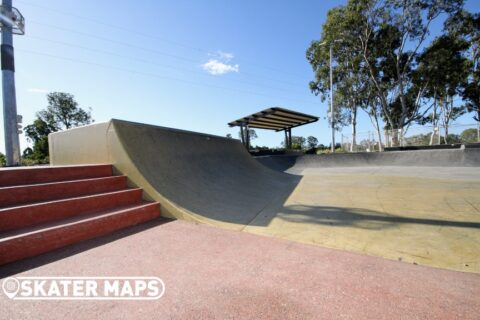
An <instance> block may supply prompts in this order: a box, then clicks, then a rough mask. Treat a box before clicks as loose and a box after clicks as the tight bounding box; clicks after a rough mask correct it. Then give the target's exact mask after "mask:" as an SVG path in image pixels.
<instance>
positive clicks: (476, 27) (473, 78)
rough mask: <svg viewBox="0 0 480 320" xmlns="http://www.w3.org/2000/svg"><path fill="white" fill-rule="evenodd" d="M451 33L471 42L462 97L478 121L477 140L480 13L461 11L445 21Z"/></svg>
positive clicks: (479, 86)
mask: <svg viewBox="0 0 480 320" xmlns="http://www.w3.org/2000/svg"><path fill="white" fill-rule="evenodd" d="M445 29H447V30H448V32H449V33H450V34H453V35H455V36H459V37H462V38H463V39H464V40H465V41H466V42H467V43H469V44H470V47H469V49H468V55H467V56H468V58H469V59H470V67H471V68H470V74H469V76H468V80H467V81H466V82H465V83H464V84H463V86H462V89H461V96H462V99H463V100H464V101H465V107H466V109H467V111H468V112H470V113H473V119H474V120H475V121H477V140H478V141H480V13H475V14H472V13H469V12H467V11H461V12H459V13H457V14H456V15H454V16H452V17H450V18H449V19H448V20H447V21H446V22H445Z"/></svg>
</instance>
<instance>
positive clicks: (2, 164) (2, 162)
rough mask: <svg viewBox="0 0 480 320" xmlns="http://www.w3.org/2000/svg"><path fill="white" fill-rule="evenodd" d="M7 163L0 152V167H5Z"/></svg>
mask: <svg viewBox="0 0 480 320" xmlns="http://www.w3.org/2000/svg"><path fill="white" fill-rule="evenodd" d="M6 165H7V158H5V155H4V154H3V153H1V152H0V167H5V166H6Z"/></svg>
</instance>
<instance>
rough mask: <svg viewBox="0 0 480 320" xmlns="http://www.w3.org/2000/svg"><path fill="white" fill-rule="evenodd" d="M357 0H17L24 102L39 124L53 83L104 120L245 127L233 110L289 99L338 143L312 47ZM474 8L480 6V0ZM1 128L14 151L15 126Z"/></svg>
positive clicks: (272, 141)
mask: <svg viewBox="0 0 480 320" xmlns="http://www.w3.org/2000/svg"><path fill="white" fill-rule="evenodd" d="M345 2H346V1H314V0H303V1H286V0H277V1H273V0H272V1H253V0H243V1H227V0H209V1H193V0H175V1H173V0H170V1H163V0H142V1H133V0H128V1H112V0H102V1H98V0H97V1H93V0H83V1H65V0H61V1H60V0H42V1H39V0H25V1H23V0H13V5H14V6H15V7H17V8H18V9H19V10H20V11H21V12H22V14H23V15H24V17H25V20H26V35H24V36H15V38H14V46H15V63H16V84H17V105H18V106H17V108H18V113H19V114H22V115H23V118H24V125H26V124H29V123H31V122H32V121H33V119H34V115H35V112H37V111H39V110H40V109H42V108H44V107H46V98H45V94H46V93H47V92H52V91H63V92H69V93H72V94H74V95H75V98H76V100H77V101H78V102H79V104H80V106H81V107H83V108H88V107H91V108H92V114H93V117H94V119H95V121H96V122H103V121H107V120H109V119H110V118H118V119H124V120H130V121H136V122H145V123H150V124H156V125H161V126H167V127H174V128H180V129H186V130H192V131H199V132H205V133H211V134H217V135H222V136H225V135H226V134H227V133H230V134H232V135H233V136H234V137H237V132H238V129H237V128H229V127H228V126H227V123H228V122H230V121H232V120H235V119H237V118H240V117H242V116H245V115H247V114H250V113H253V112H256V111H259V110H262V109H265V108H268V107H272V106H282V107H285V108H291V109H293V110H297V111H300V112H304V113H309V114H313V115H317V116H320V117H321V120H320V121H318V122H317V123H314V124H311V125H307V126H304V127H300V128H298V129H294V130H293V134H294V135H302V136H309V135H313V136H315V137H317V138H318V139H319V141H320V142H321V143H324V144H328V143H329V141H330V130H329V128H328V123H327V120H325V119H324V117H325V116H326V110H327V104H326V102H325V103H322V102H320V99H319V98H318V97H315V96H314V95H312V94H311V93H310V91H309V89H308V82H309V81H310V80H311V79H312V77H313V73H312V71H311V67H310V65H309V64H308V62H307V60H306V59H305V51H306V49H307V47H308V46H309V44H310V42H311V41H312V40H314V39H318V38H319V36H320V33H321V26H322V24H323V22H324V19H325V17H326V13H327V11H328V10H329V9H330V8H332V7H334V6H337V5H339V4H344V3H345ZM466 8H467V9H468V10H470V11H474V12H478V11H480V3H479V2H478V1H472V0H471V1H467V5H466ZM440 27H441V26H440V24H437V25H436V26H435V28H434V30H433V34H435V32H438V31H439V30H440V29H439V28H440ZM212 73H213V74H212ZM359 120H360V121H359V122H360V123H359V127H358V131H359V132H366V131H369V130H370V131H373V130H372V127H371V124H370V122H369V120H368V118H366V117H365V116H364V115H363V114H362V115H361V116H360V119H359ZM460 122H465V123H472V122H473V120H471V118H470V117H464V118H462V119H460ZM1 123H2V124H3V119H2V122H1ZM349 130H350V129H349V128H345V129H344V131H345V134H348V132H349ZM257 133H258V136H259V138H258V139H257V140H256V141H254V142H253V143H254V144H259V145H267V146H270V147H275V146H279V145H280V142H281V141H282V139H283V134H282V133H275V132H272V131H267V130H257ZM0 135H1V136H0V150H2V152H3V150H4V145H3V143H4V142H3V129H2V130H1V132H0ZM338 139H340V138H338ZM26 146H27V142H26V140H25V138H24V136H23V135H21V148H22V150H23V149H24V148H25V147H26Z"/></svg>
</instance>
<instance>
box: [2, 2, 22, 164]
mask: <svg viewBox="0 0 480 320" xmlns="http://www.w3.org/2000/svg"><path fill="white" fill-rule="evenodd" d="M0 20H1V30H2V44H1V61H2V62H1V63H2V89H3V122H4V132H5V156H6V160H7V166H17V165H19V164H20V142H19V138H18V129H19V127H18V121H19V119H20V118H19V117H18V116H17V100H16V93H15V63H14V59H13V34H14V33H16V34H24V30H25V29H24V21H25V20H24V19H23V16H22V15H21V14H20V12H18V10H17V9H15V8H13V7H12V0H3V1H2V6H1V9H0Z"/></svg>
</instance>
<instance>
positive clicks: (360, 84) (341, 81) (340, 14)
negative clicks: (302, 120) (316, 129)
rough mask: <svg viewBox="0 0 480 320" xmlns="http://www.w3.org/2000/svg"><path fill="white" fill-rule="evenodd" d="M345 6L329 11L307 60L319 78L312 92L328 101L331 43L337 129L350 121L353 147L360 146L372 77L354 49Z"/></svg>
mask: <svg viewBox="0 0 480 320" xmlns="http://www.w3.org/2000/svg"><path fill="white" fill-rule="evenodd" d="M346 14H347V13H346V9H345V7H336V8H334V9H332V10H330V11H329V12H328V15H327V20H326V22H325V24H324V25H323V27H322V34H321V37H320V40H318V41H313V42H312V43H311V45H310V47H309V48H308V49H307V60H308V61H309V62H310V64H311V65H312V68H313V70H314V72H315V80H313V81H311V82H310V89H311V91H312V92H313V93H314V94H316V95H320V96H321V97H322V100H323V101H324V100H325V99H326V98H327V97H328V96H329V94H330V92H331V91H330V89H331V88H330V74H329V71H330V65H329V60H330V52H329V49H330V46H331V47H332V52H333V56H334V57H332V58H334V61H335V66H334V70H333V74H334V77H333V83H334V85H335V90H334V97H333V101H334V105H335V108H334V115H333V116H334V117H335V119H336V121H335V124H336V127H337V129H340V128H341V127H343V126H346V125H348V124H350V125H351V128H352V144H351V150H350V151H355V147H356V126H357V114H358V108H359V107H362V102H363V101H364V97H363V95H364V94H365V89H364V87H365V86H366V85H367V84H368V78H367V75H366V73H365V72H364V70H363V68H362V66H361V61H362V57H361V52H360V51H358V50H354V48H353V46H352V45H351V39H350V35H349V34H348V33H346V32H345V28H346V27H347V26H346V25H344V22H345V15H346Z"/></svg>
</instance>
